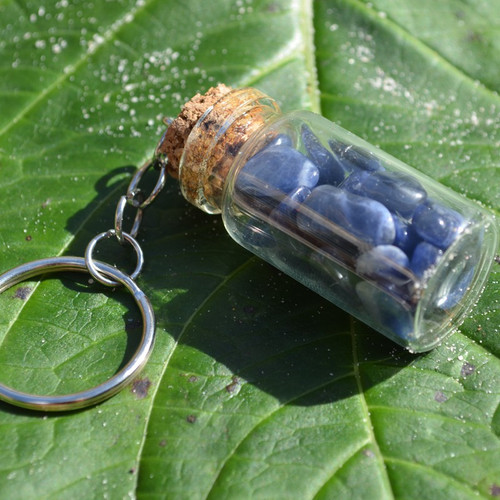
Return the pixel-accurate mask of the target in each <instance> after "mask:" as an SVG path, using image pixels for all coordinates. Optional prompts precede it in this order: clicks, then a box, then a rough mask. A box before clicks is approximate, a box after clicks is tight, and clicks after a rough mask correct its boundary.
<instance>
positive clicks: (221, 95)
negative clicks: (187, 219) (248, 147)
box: [157, 84, 279, 213]
mask: <svg viewBox="0 0 500 500" xmlns="http://www.w3.org/2000/svg"><path fill="white" fill-rule="evenodd" d="M277 113H279V107H278V105H277V104H276V103H275V101H274V100H273V99H271V98H270V97H269V96H267V95H266V94H263V93H262V92H260V91H259V90H257V89H254V88H243V89H235V90H233V89H231V88H230V87H227V86H226V85H222V84H221V85H218V86H217V87H213V88H211V89H210V90H209V91H208V92H207V93H206V94H204V95H200V94H197V95H195V96H194V97H193V98H192V99H191V100H190V101H189V102H187V103H186V104H185V105H184V107H183V109H182V111H181V113H180V114H179V116H178V117H177V118H176V119H175V120H174V121H173V122H172V123H171V125H170V126H169V128H168V130H167V131H166V133H165V135H164V137H163V138H162V139H161V141H160V144H159V145H158V147H157V152H159V153H160V154H163V155H166V156H167V158H168V162H167V168H168V171H169V174H170V175H172V176H173V177H175V178H178V179H179V184H180V187H181V192H182V194H183V195H184V197H185V198H186V199H187V200H188V201H189V202H191V203H193V205H195V206H197V207H198V208H201V209H202V210H204V211H205V212H208V213H220V211H221V207H222V197H223V191H224V186H225V184H226V179H227V176H228V173H229V171H230V170H231V168H232V166H233V164H234V162H235V160H236V158H237V157H238V153H239V151H240V149H241V148H242V146H243V145H244V144H245V143H246V142H247V141H248V140H249V139H250V137H251V136H253V134H255V133H256V131H257V130H259V129H260V128H262V127H263V125H265V124H266V123H267V121H268V120H269V119H271V118H272V117H273V116H276V114H277Z"/></svg>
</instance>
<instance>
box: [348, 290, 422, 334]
mask: <svg viewBox="0 0 500 500" xmlns="http://www.w3.org/2000/svg"><path fill="white" fill-rule="evenodd" d="M356 293H357V294H358V297H359V298H360V299H361V302H362V303H363V306H364V307H365V308H366V311H367V313H368V314H367V315H366V316H365V318H364V321H365V322H366V323H368V324H371V325H373V326H374V328H376V329H377V330H380V329H381V328H380V327H382V330H386V331H388V333H389V336H392V337H394V336H396V337H399V338H400V339H403V340H412V338H413V337H414V333H413V321H414V320H413V315H412V314H411V312H410V311H409V309H408V308H406V307H404V306H403V305H402V304H401V303H400V302H399V301H397V300H396V299H395V298H394V297H393V296H392V295H390V294H389V293H386V292H385V291H383V290H380V289H378V288H377V287H376V286H373V285H371V284H370V283H368V282H366V281H361V282H359V283H358V284H357V285H356Z"/></svg>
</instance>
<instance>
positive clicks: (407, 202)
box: [342, 171, 427, 218]
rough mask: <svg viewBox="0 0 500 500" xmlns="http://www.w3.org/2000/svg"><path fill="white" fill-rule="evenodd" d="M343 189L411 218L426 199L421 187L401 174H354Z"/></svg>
mask: <svg viewBox="0 0 500 500" xmlns="http://www.w3.org/2000/svg"><path fill="white" fill-rule="evenodd" d="M342 187H343V188H344V189H347V190H348V191H350V192H351V193H354V194H358V195H360V196H366V197H368V198H372V199H374V200H377V201H380V203H383V204H384V205H385V206H386V207H387V208H388V209H389V210H390V211H391V212H394V213H396V214H399V215H401V216H402V217H405V218H407V217H411V216H412V215H413V212H414V211H415V209H416V208H417V206H418V205H420V204H421V203H423V202H424V201H425V199H426V198H427V193H426V191H425V189H424V188H423V187H422V185H421V184H420V183H419V182H418V181H417V180H416V179H414V178H413V177H410V176H409V175H406V174H404V173H402V172H387V171H385V172H363V171H361V172H354V173H352V174H351V175H350V176H349V177H348V178H347V180H346V181H345V182H344V184H343V186H342Z"/></svg>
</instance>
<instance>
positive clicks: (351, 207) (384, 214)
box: [297, 185, 396, 245]
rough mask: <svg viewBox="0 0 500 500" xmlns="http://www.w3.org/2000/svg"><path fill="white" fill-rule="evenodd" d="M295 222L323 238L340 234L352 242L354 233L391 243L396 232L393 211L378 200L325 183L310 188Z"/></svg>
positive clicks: (370, 240) (364, 238)
mask: <svg viewBox="0 0 500 500" xmlns="http://www.w3.org/2000/svg"><path fill="white" fill-rule="evenodd" d="M297 224H298V226H299V228H300V229H301V230H303V231H306V232H308V233H309V234H312V235H316V236H320V237H322V238H325V239H326V241H329V240H330V241H331V240H338V238H339V237H341V238H343V239H346V240H349V241H351V242H352V240H353V238H352V236H354V237H355V238H358V239H360V240H362V241H364V242H367V243H369V244H371V245H384V244H391V243H392V242H393V241H394V237H395V234H396V229H395V227H394V220H393V218H392V215H391V213H390V212H389V210H387V208H385V207H384V206H383V205H382V204H381V203H379V202H378V201H374V200H370V199H368V198H363V197H361V196H356V195H354V194H351V193H348V192H346V191H342V190H341V189H338V188H336V187H334V186H328V185H323V186H319V187H317V188H315V189H313V191H312V193H311V194H310V195H309V196H308V197H307V198H306V200H305V201H304V203H303V204H302V206H301V207H300V209H299V211H298V214H297ZM344 230H345V231H346V232H347V234H345V231H344Z"/></svg>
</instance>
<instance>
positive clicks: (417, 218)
mask: <svg viewBox="0 0 500 500" xmlns="http://www.w3.org/2000/svg"><path fill="white" fill-rule="evenodd" d="M412 224H413V227H414V228H415V231H416V232H417V234H418V235H419V236H420V237H421V238H422V239H423V240H425V241H427V242H428V243H431V244H432V245H434V246H436V247H438V248H441V249H442V250H446V249H447V248H448V247H449V246H450V245H451V244H452V243H453V242H454V241H455V239H456V238H457V236H458V234H459V233H460V232H461V230H462V229H463V226H464V224H465V221H464V219H463V217H462V216H461V215H460V214H459V213H458V212H455V210H452V209H451V208H447V207H443V206H442V205H439V204H438V203H435V202H433V201H431V200H427V202H426V203H424V204H422V205H420V206H419V207H417V209H416V210H415V213H414V215H413V221H412Z"/></svg>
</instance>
